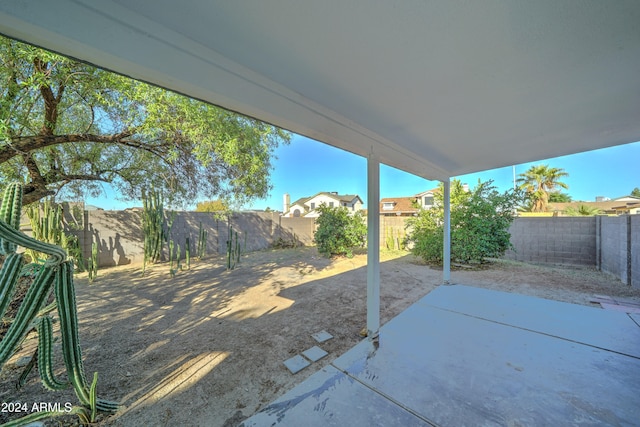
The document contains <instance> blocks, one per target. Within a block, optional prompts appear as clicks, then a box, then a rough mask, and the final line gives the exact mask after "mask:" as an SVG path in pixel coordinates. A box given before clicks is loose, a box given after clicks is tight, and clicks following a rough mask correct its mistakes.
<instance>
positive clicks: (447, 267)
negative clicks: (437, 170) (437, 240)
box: [442, 179, 451, 285]
mask: <svg viewBox="0 0 640 427" xmlns="http://www.w3.org/2000/svg"><path fill="white" fill-rule="evenodd" d="M442 183H443V184H444V233H443V239H444V242H443V243H444V244H443V250H442V283H443V284H445V285H448V284H449V283H451V180H450V179H447V180H446V181H443V182H442Z"/></svg>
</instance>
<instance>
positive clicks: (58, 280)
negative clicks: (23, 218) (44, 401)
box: [0, 183, 118, 421]
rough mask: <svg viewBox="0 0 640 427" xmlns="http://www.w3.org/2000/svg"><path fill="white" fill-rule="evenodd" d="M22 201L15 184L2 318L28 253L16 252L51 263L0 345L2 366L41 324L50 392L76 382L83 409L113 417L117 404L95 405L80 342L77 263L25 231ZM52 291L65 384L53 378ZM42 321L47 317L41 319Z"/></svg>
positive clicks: (2, 235) (2, 276)
mask: <svg viewBox="0 0 640 427" xmlns="http://www.w3.org/2000/svg"><path fill="white" fill-rule="evenodd" d="M21 196H22V186H21V185H20V184H18V183H14V184H10V185H9V187H8V188H7V189H6V191H5V193H4V197H3V199H2V204H1V205H0V252H2V254H3V255H5V262H4V264H3V266H2V269H0V309H1V310H0V316H4V315H5V311H6V309H7V307H8V305H9V303H10V302H11V299H12V298H13V293H14V290H15V287H16V284H17V281H18V277H19V274H20V269H21V267H22V263H23V258H22V254H18V253H16V252H15V251H16V247H17V246H18V245H19V246H22V247H24V248H26V249H29V250H33V251H37V252H40V253H43V254H45V255H46V256H47V259H46V261H45V262H44V265H43V266H42V268H41V269H40V270H39V271H38V273H37V274H36V277H35V279H34V281H33V283H32V284H31V286H30V287H29V289H28V290H27V293H26V294H25V296H24V299H23V301H22V303H21V305H20V307H19V308H18V310H17V312H16V314H15V317H14V319H13V322H12V323H11V326H9V329H8V330H7V331H6V333H5V335H4V337H3V338H2V340H1V341H0V367H1V366H4V364H5V363H6V361H7V360H8V359H9V357H10V356H11V355H12V354H13V353H14V352H15V350H16V347H17V346H18V345H19V344H20V343H21V342H22V340H23V339H24V337H25V336H26V334H27V333H28V332H29V331H30V330H31V329H32V328H33V325H34V324H36V325H37V332H38V334H39V340H38V341H39V342H38V370H39V371H40V376H41V378H42V380H43V384H44V385H45V386H46V387H47V388H51V389H59V388H62V387H65V386H66V385H67V384H69V383H70V384H71V385H72V386H73V388H74V390H75V392H76V396H77V397H78V399H79V400H80V403H81V404H82V405H83V406H85V407H87V408H90V409H92V410H95V409H98V410H101V411H107V412H113V411H115V410H117V408H118V405H117V404H116V403H113V402H109V401H106V400H102V399H97V400H96V401H95V403H94V402H92V399H91V390H90V386H89V384H88V383H87V380H86V377H85V374H84V366H83V363H82V352H81V349H80V342H79V339H78V317H77V310H76V301H75V290H74V286H73V264H72V263H71V262H70V261H66V253H65V251H64V250H63V249H62V248H61V247H60V246H56V245H52V244H49V243H44V242H41V241H39V240H36V239H34V238H31V237H29V236H27V235H25V234H23V233H21V232H20V231H19V223H20V211H21V207H22V197H21ZM52 287H53V288H54V291H55V298H56V303H57V304H56V305H57V308H58V317H59V321H60V332H61V336H62V353H63V358H64V362H65V367H66V372H67V378H68V380H67V381H60V380H58V379H56V378H55V377H54V376H53V369H52V364H51V360H52V351H53V349H52V347H53V346H52V340H53V339H52V328H51V318H50V317H49V316H48V315H47V314H46V313H47V312H48V311H50V310H49V309H46V310H41V309H42V308H43V307H44V306H45V305H46V302H47V298H48V296H49V295H50V292H51V288H52ZM48 307H49V306H48ZM38 316H41V317H40V318H39V319H38ZM40 415H41V416H42V417H45V416H50V415H52V414H49V413H46V412H45V413H42V414H40ZM40 415H39V416H40ZM29 420H30V421H33V420H34V417H33V414H32V415H31V416H29Z"/></svg>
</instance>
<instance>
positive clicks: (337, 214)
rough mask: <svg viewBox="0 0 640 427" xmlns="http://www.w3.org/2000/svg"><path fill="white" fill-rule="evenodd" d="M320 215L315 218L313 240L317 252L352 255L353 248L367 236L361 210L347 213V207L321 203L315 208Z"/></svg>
mask: <svg viewBox="0 0 640 427" xmlns="http://www.w3.org/2000/svg"><path fill="white" fill-rule="evenodd" d="M316 210H317V211H318V212H319V214H320V216H319V217H318V219H317V222H316V223H317V226H318V228H317V229H316V232H315V234H314V241H315V243H316V245H317V246H318V252H320V253H321V254H322V255H324V256H327V257H329V256H331V255H346V256H347V257H349V258H351V257H352V256H353V248H356V247H362V246H364V244H365V241H366V237H367V226H366V224H365V221H364V218H363V216H362V212H356V213H355V214H354V215H349V211H348V210H347V208H345V207H342V206H339V207H333V208H332V207H329V206H327V205H326V204H324V203H322V204H321V205H320V206H319V207H318V208H317V209H316Z"/></svg>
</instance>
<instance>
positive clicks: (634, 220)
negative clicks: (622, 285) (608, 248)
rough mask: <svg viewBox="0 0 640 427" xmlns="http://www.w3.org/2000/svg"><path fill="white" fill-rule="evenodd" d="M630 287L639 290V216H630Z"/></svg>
mask: <svg viewBox="0 0 640 427" xmlns="http://www.w3.org/2000/svg"><path fill="white" fill-rule="evenodd" d="M630 218H631V219H630V222H631V230H630V234H631V254H630V257H629V259H630V262H631V286H633V287H634V288H638V289H640V215H631V216H630Z"/></svg>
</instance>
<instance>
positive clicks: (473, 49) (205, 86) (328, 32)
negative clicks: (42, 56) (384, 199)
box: [0, 0, 640, 333]
mask: <svg viewBox="0 0 640 427" xmlns="http://www.w3.org/2000/svg"><path fill="white" fill-rule="evenodd" d="M638 22H640V2H638V1H637V0H618V1H616V2H615V3H610V2H602V1H597V0H591V1H586V0H585V1H575V0H543V1H535V2H516V1H495V2H470V1H467V0H448V1H440V2H438V1H432V2H425V1H415V0H407V1H401V2H398V1H387V2H383V1H378V2H373V3H372V2H371V1H369V0H352V1H349V2H343V1H338V0H325V1H316V2H299V1H296V0H272V1H269V2H264V1H243V2H237V1H235V2H231V1H220V0H217V1H214V0H184V1H180V2H176V1H172V0H155V1H145V0H102V1H100V2H95V1H91V0H56V1H55V2H52V1H47V0H22V1H19V2H2V3H0V33H2V34H4V35H7V36H9V37H12V38H15V39H19V40H23V41H25V42H28V43H32V44H34V45H38V46H41V47H44V48H46V49H50V50H53V51H56V52H59V53H61V54H64V55H68V56H71V57H75V58H77V59H80V60H83V61H86V62H89V63H92V64H94V65H97V66H100V67H103V68H106V69H109V70H112V71H115V72H117V73H121V74H124V75H128V76H131V77H133V78H136V79H140V80H144V81H147V82H150V83H153V84H156V85H158V86H162V87H165V88H168V89H171V90H174V91H177V92H180V93H183V94H185V95H188V96H191V97H194V98H198V99H201V100H204V101H207V102H211V103H213V104H216V105H219V106H222V107H224V108H227V109H230V110H234V111H238V112H240V113H243V114H246V115H248V116H252V117H255V118H257V119H260V120H263V121H266V122H269V123H272V124H274V125H277V126H280V127H282V128H285V129H288V130H290V131H293V132H295V133H298V134H301V135H305V136H307V137H310V138H313V139H316V140H319V141H321V142H325V143H327V144H330V145H333V146H335V147H339V148H342V149H345V150H347V151H350V152H352V153H355V154H358V155H362V156H367V157H368V159H369V165H368V184H369V191H368V196H369V199H368V200H374V201H375V200H379V196H380V194H379V163H380V162H382V163H385V164H387V165H390V166H393V167H396V168H398V169H401V170H404V171H407V172H410V173H413V174H415V175H418V176H421V177H423V178H426V179H437V180H441V181H443V182H444V183H445V200H448V193H449V179H450V177H452V176H456V175H461V174H466V173H471V172H475V171H481V170H487V169H492V168H497V167H501V166H507V165H512V164H518V163H523V162H528V161H535V160H540V159H544V158H550V157H555V156H560V155H565V154H571V153H577V152H581V151H587V150H592V149H597V148H603V147H608V146H613V145H618V144H625V143H630V142H635V141H638V140H640V78H639V76H640V30H638ZM447 209H448V203H445V223H446V225H445V244H444V246H445V253H444V260H445V266H444V269H443V270H444V281H445V282H448V279H449V277H448V274H449V273H448V272H449V268H448V264H447V262H448V259H449V256H448V252H447V251H448V250H449V247H450V244H449V243H450V241H449V240H448V239H449V233H448V220H447V218H448V211H447ZM378 210H379V206H378V203H377V202H374V203H371V206H369V212H370V215H369V237H368V238H369V242H372V244H370V245H369V252H368V253H369V262H368V264H369V266H368V276H367V288H368V315H367V316H368V317H367V325H368V326H367V327H368V329H369V331H370V333H377V326H379V297H378V295H379V276H380V275H379V255H378V241H379V236H378V232H379V231H378V221H379V219H378Z"/></svg>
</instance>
